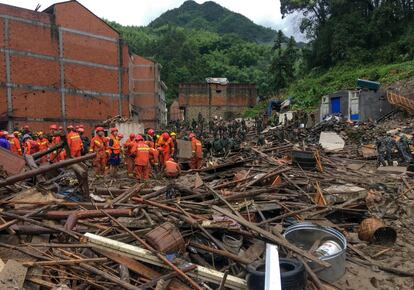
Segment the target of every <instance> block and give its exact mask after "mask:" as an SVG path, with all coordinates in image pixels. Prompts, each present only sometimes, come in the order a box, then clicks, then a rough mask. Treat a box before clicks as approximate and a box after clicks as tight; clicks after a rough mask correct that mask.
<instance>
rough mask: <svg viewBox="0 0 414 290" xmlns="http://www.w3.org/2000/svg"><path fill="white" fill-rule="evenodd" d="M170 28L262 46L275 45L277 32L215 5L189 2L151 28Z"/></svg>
mask: <svg viewBox="0 0 414 290" xmlns="http://www.w3.org/2000/svg"><path fill="white" fill-rule="evenodd" d="M167 24H169V25H174V26H180V27H185V28H190V29H202V30H206V31H210V32H216V33H219V34H225V33H232V34H235V35H237V36H238V37H240V38H241V39H244V40H247V41H252V42H258V43H271V42H272V41H273V40H274V38H275V31H274V30H272V29H270V28H265V27H263V26H260V25H257V24H255V23H253V21H251V20H250V19H248V18H247V17H245V16H243V15H241V14H239V13H235V12H232V11H230V10H228V9H226V8H224V7H222V6H220V5H218V4H217V3H215V2H212V1H208V2H204V3H203V4H198V3H197V2H195V1H186V2H184V4H183V5H181V6H180V7H179V8H176V9H172V10H169V11H167V12H165V13H164V14H162V15H161V16H160V17H158V18H157V19H155V20H154V21H152V22H151V23H150V25H149V26H150V27H153V28H157V27H161V26H164V25H167Z"/></svg>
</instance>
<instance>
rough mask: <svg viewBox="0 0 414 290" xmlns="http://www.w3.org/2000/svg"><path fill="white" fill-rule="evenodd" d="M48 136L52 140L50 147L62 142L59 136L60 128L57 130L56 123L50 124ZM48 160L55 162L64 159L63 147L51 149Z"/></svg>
mask: <svg viewBox="0 0 414 290" xmlns="http://www.w3.org/2000/svg"><path fill="white" fill-rule="evenodd" d="M49 130H50V136H52V142H51V143H50V147H53V146H56V145H58V144H59V143H60V142H62V138H61V137H60V133H61V131H60V130H61V129H60V130H58V127H57V125H50V127H49ZM49 159H50V162H52V163H56V162H59V161H62V160H65V159H66V150H65V149H64V148H60V149H58V150H55V151H53V152H52V153H50V155H49Z"/></svg>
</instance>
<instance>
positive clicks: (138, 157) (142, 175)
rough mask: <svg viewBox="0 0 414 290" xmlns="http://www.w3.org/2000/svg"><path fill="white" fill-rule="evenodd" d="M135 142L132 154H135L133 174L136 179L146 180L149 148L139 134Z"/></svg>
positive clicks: (147, 177)
mask: <svg viewBox="0 0 414 290" xmlns="http://www.w3.org/2000/svg"><path fill="white" fill-rule="evenodd" d="M135 140H136V141H137V144H136V145H135V147H134V149H133V150H134V151H133V154H134V155H135V175H136V178H137V179H138V180H148V179H149V173H150V167H149V166H150V163H149V161H150V155H151V153H150V148H149V146H148V145H147V144H145V142H144V138H143V137H142V136H141V135H137V137H136V138H135Z"/></svg>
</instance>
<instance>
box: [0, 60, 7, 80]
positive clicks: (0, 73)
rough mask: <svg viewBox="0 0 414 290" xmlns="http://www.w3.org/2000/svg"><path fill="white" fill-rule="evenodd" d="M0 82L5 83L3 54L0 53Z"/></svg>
mask: <svg viewBox="0 0 414 290" xmlns="http://www.w3.org/2000/svg"><path fill="white" fill-rule="evenodd" d="M0 82H4V83H5V82H6V63H5V62H4V53H0Z"/></svg>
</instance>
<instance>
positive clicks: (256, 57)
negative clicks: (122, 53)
mask: <svg viewBox="0 0 414 290" xmlns="http://www.w3.org/2000/svg"><path fill="white" fill-rule="evenodd" d="M111 25H112V26H114V27H115V28H116V29H117V30H118V31H120V32H121V34H122V37H123V38H124V39H125V40H126V41H127V42H128V44H129V46H130V49H131V50H132V52H133V53H136V54H139V55H142V56H144V57H147V58H150V59H153V60H155V61H157V62H158V63H160V64H161V65H162V67H163V68H162V79H163V80H164V82H165V83H166V84H167V86H168V91H167V99H168V101H169V102H171V101H172V100H173V99H175V98H177V96H178V84H179V83H181V82H204V81H205V79H206V78H207V77H227V78H228V79H229V80H230V81H232V82H239V83H255V84H257V87H258V91H259V94H260V95H262V96H267V95H270V94H271V92H272V90H273V88H272V83H273V76H272V75H271V74H269V73H268V70H269V67H270V62H271V59H272V55H273V52H272V47H271V46H270V45H265V44H257V43H253V42H248V41H245V40H243V39H241V38H239V37H237V36H236V35H233V34H224V35H219V34H217V33H214V32H208V31H205V30H195V29H188V28H182V27H176V26H171V25H165V26H161V27H159V28H151V27H123V26H121V25H119V24H116V23H111Z"/></svg>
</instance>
